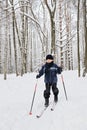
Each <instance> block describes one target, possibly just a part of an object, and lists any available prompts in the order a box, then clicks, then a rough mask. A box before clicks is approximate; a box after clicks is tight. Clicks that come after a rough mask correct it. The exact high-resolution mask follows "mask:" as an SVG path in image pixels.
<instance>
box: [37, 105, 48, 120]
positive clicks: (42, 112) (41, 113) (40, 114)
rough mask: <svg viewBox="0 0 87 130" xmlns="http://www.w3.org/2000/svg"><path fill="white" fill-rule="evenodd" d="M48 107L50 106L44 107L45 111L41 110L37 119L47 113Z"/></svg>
mask: <svg viewBox="0 0 87 130" xmlns="http://www.w3.org/2000/svg"><path fill="white" fill-rule="evenodd" d="M48 107H49V106H47V107H44V109H43V110H41V112H40V113H39V114H38V115H36V117H37V118H40V117H41V116H42V115H43V114H44V112H45V111H46V109H47V108H48Z"/></svg>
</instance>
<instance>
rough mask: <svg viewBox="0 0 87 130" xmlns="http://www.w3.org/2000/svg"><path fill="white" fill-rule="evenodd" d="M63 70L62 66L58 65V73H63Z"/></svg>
mask: <svg viewBox="0 0 87 130" xmlns="http://www.w3.org/2000/svg"><path fill="white" fill-rule="evenodd" d="M61 72H62V67H59V66H57V73H58V74H61Z"/></svg>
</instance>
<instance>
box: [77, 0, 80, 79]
mask: <svg viewBox="0 0 87 130" xmlns="http://www.w3.org/2000/svg"><path fill="white" fill-rule="evenodd" d="M79 12H80V0H78V10H77V56H78V76H79V77H80V51H79V49H80V47H79V36H80V35H79V33H80V31H79V30H80V28H79Z"/></svg>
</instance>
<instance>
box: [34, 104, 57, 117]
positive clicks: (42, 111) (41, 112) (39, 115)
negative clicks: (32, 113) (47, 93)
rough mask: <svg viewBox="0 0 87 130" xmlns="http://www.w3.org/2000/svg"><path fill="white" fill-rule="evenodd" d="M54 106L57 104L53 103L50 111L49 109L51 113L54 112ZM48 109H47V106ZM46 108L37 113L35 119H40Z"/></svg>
mask: <svg viewBox="0 0 87 130" xmlns="http://www.w3.org/2000/svg"><path fill="white" fill-rule="evenodd" d="M56 104H57V103H55V102H53V104H52V107H51V109H50V110H51V111H54V109H55V106H56ZM48 107H49V106H48ZM48 107H44V108H43V109H42V110H41V111H40V113H39V114H38V115H36V117H37V118H41V117H42V115H43V114H44V112H45V111H46V110H47V108H48Z"/></svg>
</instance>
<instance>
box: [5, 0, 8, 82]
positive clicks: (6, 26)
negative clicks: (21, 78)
mask: <svg viewBox="0 0 87 130" xmlns="http://www.w3.org/2000/svg"><path fill="white" fill-rule="evenodd" d="M5 5H6V10H5V15H6V21H5V44H4V80H6V79H7V52H8V11H7V7H8V0H6V2H5Z"/></svg>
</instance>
